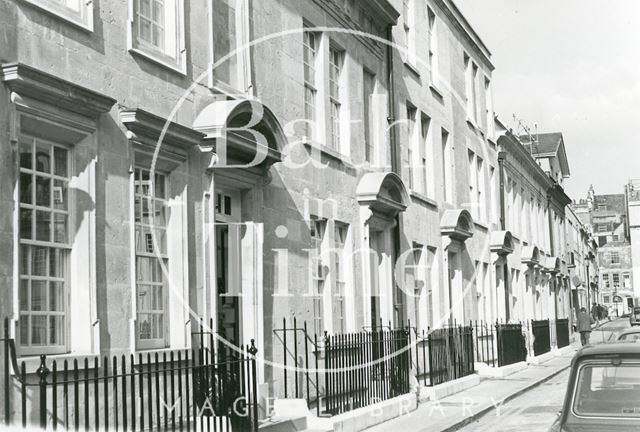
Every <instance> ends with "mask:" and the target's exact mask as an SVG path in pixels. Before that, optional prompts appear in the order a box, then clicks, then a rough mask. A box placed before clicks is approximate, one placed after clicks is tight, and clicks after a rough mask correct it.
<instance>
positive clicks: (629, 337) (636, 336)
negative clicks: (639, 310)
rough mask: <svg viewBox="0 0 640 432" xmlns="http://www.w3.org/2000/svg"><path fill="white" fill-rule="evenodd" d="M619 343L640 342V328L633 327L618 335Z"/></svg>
mask: <svg viewBox="0 0 640 432" xmlns="http://www.w3.org/2000/svg"><path fill="white" fill-rule="evenodd" d="M616 340H618V341H626V342H640V327H631V328H629V329H627V330H625V331H623V332H621V333H620V334H618V338H617V339H616Z"/></svg>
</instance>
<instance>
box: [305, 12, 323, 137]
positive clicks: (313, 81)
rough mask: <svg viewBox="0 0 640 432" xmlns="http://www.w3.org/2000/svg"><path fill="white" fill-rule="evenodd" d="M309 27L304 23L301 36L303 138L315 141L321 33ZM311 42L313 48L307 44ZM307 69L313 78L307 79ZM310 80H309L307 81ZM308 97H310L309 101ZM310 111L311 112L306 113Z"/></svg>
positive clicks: (320, 74) (320, 72)
mask: <svg viewBox="0 0 640 432" xmlns="http://www.w3.org/2000/svg"><path fill="white" fill-rule="evenodd" d="M310 28H311V25H309V24H307V23H304V24H303V29H304V33H303V34H302V50H303V58H302V65H303V68H304V71H303V75H304V76H303V79H304V95H303V98H304V119H305V127H304V129H305V137H306V139H307V140H316V139H317V138H318V126H319V122H318V118H319V112H320V107H319V106H318V79H319V76H322V71H321V70H319V67H318V66H319V62H318V57H319V56H318V54H320V53H321V51H320V40H321V37H322V35H321V33H319V32H316V31H311V30H310ZM310 40H313V46H311V44H310V43H309V42H308V41H310ZM307 54H309V55H310V57H312V58H310V62H307V61H306V55H307ZM307 68H309V70H310V71H311V72H312V73H313V77H307ZM308 78H310V79H308ZM309 95H310V96H311V98H310V100H308V99H309ZM307 110H310V111H311V112H309V113H308V112H307Z"/></svg>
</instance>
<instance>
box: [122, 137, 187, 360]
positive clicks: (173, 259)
mask: <svg viewBox="0 0 640 432" xmlns="http://www.w3.org/2000/svg"><path fill="white" fill-rule="evenodd" d="M150 142H151V141H149V139H147V138H146V137H138V138H137V139H136V140H134V141H132V146H133V152H132V153H133V160H132V166H133V167H134V170H135V169H137V168H142V169H147V170H149V169H150V166H149V161H150V160H151V158H152V155H153V147H150ZM170 149H171V148H170V147H169V146H168V145H167V146H165V147H164V149H163V150H162V151H161V153H160V154H159V155H158V157H157V159H156V165H155V172H156V173H158V174H162V175H164V176H165V196H166V198H165V202H166V207H167V208H168V209H169V211H170V215H169V217H168V219H167V222H166V248H167V253H166V258H167V261H166V262H165V266H164V270H163V277H164V283H165V286H166V293H165V298H166V302H165V304H164V306H165V311H166V312H165V313H166V315H168V317H169V318H170V319H165V320H164V322H165V330H166V331H165V336H164V338H163V339H164V340H163V342H157V343H146V342H145V343H139V340H138V335H137V329H138V322H137V318H138V307H137V271H136V270H137V268H136V257H137V253H136V243H135V236H136V223H135V207H134V206H135V171H134V170H132V171H131V173H130V181H129V184H130V186H129V187H130V189H129V190H130V201H129V206H130V207H129V214H130V221H131V222H130V226H131V240H130V241H131V243H130V258H129V259H130V262H131V286H130V290H131V309H132V312H131V332H132V333H131V341H130V344H131V350H132V351H144V350H150V349H159V348H160V349H162V348H184V347H187V346H188V345H189V340H188V339H185V329H184V322H186V320H187V319H188V317H187V313H186V309H185V305H184V304H182V303H181V302H180V301H177V300H179V297H177V296H180V295H181V296H182V299H185V301H188V299H189V296H188V295H189V293H188V281H189V279H188V277H189V276H188V259H189V257H188V253H187V250H188V244H187V238H188V234H187V222H188V214H187V206H186V200H187V198H186V197H187V189H186V188H185V189H184V190H182V191H180V193H177V192H176V191H173V190H172V183H173V180H172V177H173V176H174V175H176V174H177V175H180V176H182V175H184V174H183V172H182V171H183V170H184V162H185V159H184V157H185V155H183V154H182V153H173V151H168V150H170ZM165 150H166V151H165ZM171 150H173V149H171ZM179 287H182V291H180V292H175V291H176V289H179Z"/></svg>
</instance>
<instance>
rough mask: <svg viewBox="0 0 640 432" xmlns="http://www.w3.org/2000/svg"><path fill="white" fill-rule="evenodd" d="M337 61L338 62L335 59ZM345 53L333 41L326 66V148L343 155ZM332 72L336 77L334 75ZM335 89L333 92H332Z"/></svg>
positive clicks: (344, 139) (330, 43)
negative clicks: (327, 110) (327, 109)
mask: <svg viewBox="0 0 640 432" xmlns="http://www.w3.org/2000/svg"><path fill="white" fill-rule="evenodd" d="M336 58H337V59H338V62H336V61H335V59H336ZM345 62H346V52H345V50H344V49H342V48H340V47H339V46H337V45H336V44H335V43H334V42H333V41H331V42H329V58H328V61H327V64H328V66H329V71H328V75H327V90H328V91H327V97H328V98H329V104H328V108H329V113H328V114H329V115H328V119H329V121H328V125H327V126H328V128H329V133H328V134H327V138H328V139H327V146H328V147H329V148H331V149H332V150H335V151H337V152H341V153H343V149H342V143H343V142H345V141H346V137H345V136H344V132H345V128H344V123H345V122H344V119H343V117H344V109H345V107H344V106H343V105H344V102H345V100H346V98H345V95H344V93H345V92H346V88H345V86H344V74H345ZM334 70H335V71H336V73H337V76H333V75H334ZM334 89H335V91H334Z"/></svg>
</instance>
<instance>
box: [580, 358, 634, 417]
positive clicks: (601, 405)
mask: <svg viewBox="0 0 640 432" xmlns="http://www.w3.org/2000/svg"><path fill="white" fill-rule="evenodd" d="M573 411H574V413H575V414H576V415H579V416H586V417H632V418H640V363H622V364H620V365H619V366H614V365H612V364H611V363H609V364H598V365H595V364H594V365H585V366H583V367H581V368H580V370H579V373H578V380H577V386H576V393H575V395H574V400H573Z"/></svg>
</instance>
